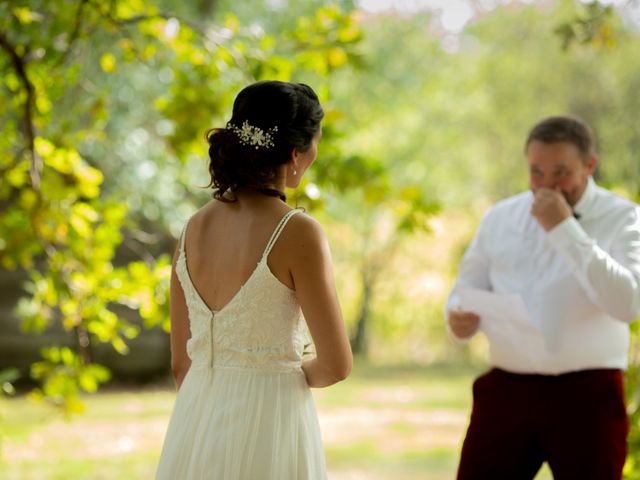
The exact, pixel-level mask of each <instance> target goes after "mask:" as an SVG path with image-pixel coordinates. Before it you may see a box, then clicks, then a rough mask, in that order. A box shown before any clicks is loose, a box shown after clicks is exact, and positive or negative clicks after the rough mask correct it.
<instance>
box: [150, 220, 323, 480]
mask: <svg viewBox="0 0 640 480" xmlns="http://www.w3.org/2000/svg"><path fill="white" fill-rule="evenodd" d="M298 212H299V210H292V211H290V212H288V213H287V214H286V215H285V216H284V217H283V218H282V220H281V221H280V223H279V224H278V226H277V227H276V229H275V231H274V232H273V235H272V236H271V239H270V240H269V243H268V244H267V246H266V248H265V251H264V253H263V255H262V258H261V259H260V261H259V262H258V265H257V267H256V269H255V270H254V271H253V273H252V274H251V276H250V277H249V279H248V280H247V281H246V283H245V284H244V285H243V286H242V288H241V289H240V291H239V292H238V293H237V294H236V295H235V297H233V299H232V300H231V301H230V302H229V303H228V304H227V305H226V306H225V307H224V308H222V309H220V310H219V311H212V310H210V309H209V308H208V307H207V305H206V304H205V302H204V301H203V299H202V297H200V295H199V294H198V292H197V291H196V289H195V287H194V285H193V283H192V282H191V279H190V277H189V272H188V270H187V263H186V254H185V249H184V243H185V242H184V237H185V234H184V233H183V235H182V239H181V241H180V250H179V257H178V260H177V263H176V273H177V276H178V279H179V280H180V283H181V285H182V288H183V290H184V294H185V298H186V301H187V306H188V309H189V323H190V327H191V339H190V340H189V341H188V342H187V352H188V354H189V357H190V358H191V362H192V363H191V368H190V369H189V372H188V373H187V375H186V376H185V379H184V381H183V383H182V386H181V388H180V390H179V392H178V395H177V398H176V403H175V406H174V410H173V414H172V416H171V420H170V422H169V427H168V429H167V434H166V437H165V441H164V446H163V448H162V454H161V456H160V463H159V465H158V470H157V473H156V479H158V480H164V479H171V480H192V479H218V480H254V479H255V480H305V479H306V480H316V479H325V478H326V471H325V460H324V453H323V449H322V440H321V437H320V428H319V425H318V418H317V414H316V410H315V405H314V402H313V397H312V396H311V392H310V390H309V387H308V385H307V383H306V379H305V376H304V373H303V372H302V370H301V368H300V365H301V357H302V352H303V348H304V343H305V340H306V339H307V338H308V337H307V335H306V331H307V330H306V325H305V323H304V318H303V317H302V314H301V310H300V305H299V304H298V301H297V299H296V294H295V292H294V291H293V290H291V289H289V288H288V287H287V286H285V285H284V284H283V283H281V282H280V281H279V280H278V279H277V278H276V277H275V276H274V275H273V273H271V270H270V269H269V267H268V266H267V257H268V255H269V252H270V251H271V248H272V247H273V245H274V243H275V242H276V241H277V240H278V236H279V235H280V233H281V232H282V230H283V229H284V227H285V226H286V224H287V222H288V220H289V219H290V218H291V217H292V216H293V215H294V214H296V213H298ZM185 231H186V228H185Z"/></svg>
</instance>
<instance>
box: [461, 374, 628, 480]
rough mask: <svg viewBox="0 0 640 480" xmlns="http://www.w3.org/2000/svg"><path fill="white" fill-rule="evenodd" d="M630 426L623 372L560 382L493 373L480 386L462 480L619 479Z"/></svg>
mask: <svg viewBox="0 0 640 480" xmlns="http://www.w3.org/2000/svg"><path fill="white" fill-rule="evenodd" d="M628 430H629V422H628V418H627V413H626V409H625V404H624V388H623V375H622V372H621V371H620V370H615V369H602V370H584V371H580V372H572V373H567V374H563V375H558V376H551V375H520V374H514V373H508V372H505V371H504V370H500V369H497V368H494V369H493V370H490V371H489V372H488V373H486V374H484V375H482V376H480V377H479V378H477V379H476V381H475V382H474V384H473V409H472V412H471V421H470V423H469V428H468V430H467V435H466V437H465V440H464V444H463V446H462V454H461V457H460V465H459V467H458V477H457V478H458V480H470V479H474V480H502V479H505V480H519V479H523V480H525V479H533V478H534V477H535V476H536V473H537V472H538V470H539V469H540V467H541V466H542V464H543V463H544V462H545V461H546V462H548V464H549V467H550V468H551V471H552V473H553V478H554V480H569V479H571V480H573V479H576V480H620V479H621V478H622V468H623V466H624V462H625V458H626V455H627V433H628Z"/></svg>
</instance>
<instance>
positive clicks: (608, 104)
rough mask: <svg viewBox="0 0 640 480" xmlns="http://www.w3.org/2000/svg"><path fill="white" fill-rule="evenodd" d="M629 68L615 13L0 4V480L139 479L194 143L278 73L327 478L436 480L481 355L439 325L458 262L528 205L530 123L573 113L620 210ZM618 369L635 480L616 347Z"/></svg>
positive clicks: (157, 438) (193, 169) (631, 119)
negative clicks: (305, 136)
mask: <svg viewBox="0 0 640 480" xmlns="http://www.w3.org/2000/svg"><path fill="white" fill-rule="evenodd" d="M638 51H640V2H638V1H634V0H627V1H599V2H598V1H592V2H583V1H578V0H539V1H531V0H530V1H515V0H513V1H509V0H502V1H500V0H451V1H444V0H443V1H438V0H422V1H418V0H413V1H409V0H404V1H402V0H397V1H391V0H387V1H382V0H361V1H347V0H343V1H334V2H325V1H318V0H307V1H304V2H296V1H294V0H268V1H257V0H251V1H248V0H247V1H243V2H236V1H233V0H197V1H193V2H180V1H177V0H154V1H142V0H127V1H125V0H110V1H108V2H98V1H96V0H46V1H45V0H33V1H19V0H10V1H6V0H4V1H3V0H0V72H1V73H2V78H1V82H0V125H1V126H2V135H0V287H1V288H0V385H2V392H3V393H2V394H3V395H4V397H2V398H0V442H1V443H0V472H3V471H5V472H8V473H7V475H8V478H16V479H18V478H19V479H22V478H27V479H30V478H34V479H39V478H105V479H107V478H150V477H152V476H153V471H154V468H155V462H156V461H157V458H158V455H159V449H160V447H161V442H162V436H163V435H164V429H165V428H166V423H167V421H168V416H169V414H170V411H171V406H172V402H173V398H174V393H173V387H172V383H171V381H170V379H169V373H168V366H169V363H168V362H169V351H168V340H167V339H168V335H167V332H168V328H169V318H168V300H167V295H168V276H169V272H170V257H171V255H172V253H173V249H174V248H175V243H176V238H177V237H178V236H179V234H180V231H181V229H182V226H183V225H184V222H185V220H186V219H187V218H188V217H189V216H190V215H191V214H192V213H193V212H194V211H195V210H196V209H197V208H199V206H201V205H202V204H204V203H205V202H207V201H208V200H209V199H210V192H209V191H207V190H206V189H204V188H202V187H203V185H205V184H206V183H207V170H206V146H207V145H206V142H205V141H204V139H203V135H204V132H205V131H206V130H207V129H208V128H211V127H215V126H223V125H224V124H225V122H226V120H227V119H228V118H229V115H230V109H231V104H232V101H233V98H234V97H235V94H236V93H237V92H238V91H239V90H240V89H241V88H242V87H243V86H245V85H247V84H248V83H251V82H253V81H256V80H260V79H281V80H291V81H300V82H305V83H308V84H310V85H311V86H312V87H313V88H314V89H315V90H316V91H317V92H318V93H319V95H320V97H321V101H322V103H323V106H324V108H325V110H326V118H325V122H324V124H323V130H324V135H323V140H322V142H321V144H320V149H319V156H318V161H317V162H316V163H315V164H314V167H313V168H312V169H311V171H309V173H308V174H307V176H306V177H305V180H304V182H303V184H302V185H301V186H300V188H299V189H297V190H296V191H290V192H288V197H289V202H290V203H291V204H292V205H298V206H303V207H305V208H306V209H307V211H308V212H309V213H310V214H311V215H313V216H315V217H316V218H318V220H320V222H321V223H322V224H323V225H324V226H325V230H326V232H327V234H328V236H329V238H330V242H331V246H332V250H333V255H334V261H335V269H336V277H337V281H338V290H339V294H340V299H341V303H342V306H343V310H344V314H345V319H346V321H347V323H348V327H349V330H350V334H351V337H352V345H353V348H354V352H356V354H357V363H356V368H355V369H354V373H353V374H352V376H351V377H350V378H349V379H348V380H347V381H346V382H343V383H342V384H340V385H337V386H335V387H332V388H330V389H327V390H318V391H315V392H314V393H315V396H316V400H317V403H318V408H319V412H320V418H321V424H322V429H323V434H324V437H325V444H326V451H327V460H328V464H329V469H330V472H331V478H336V479H369V478H371V479H380V478H397V479H405V478H406V479H414V478H416V479H417V478H421V479H425V478H433V479H436V478H438V479H440V478H442V479H445V478H452V477H453V476H454V472H455V466H456V461H457V454H458V451H459V447H460V442H461V439H462V436H463V434H464V429H465V427H466V422H467V418H468V417H467V416H468V413H469V408H470V402H471V398H470V397H471V382H472V379H473V377H474V375H476V374H477V373H478V372H480V371H482V369H483V368H485V366H486V365H485V354H486V342H485V341H484V339H482V338H478V339H476V340H474V341H473V342H472V343H471V344H470V346H469V347H465V348H462V347H458V346H455V345H453V344H452V343H451V342H450V341H449V339H448V338H447V335H446V331H445V328H444V318H443V313H442V307H443V302H444V300H445V298H446V294H447V292H448V289H449V287H450V286H451V283H452V281H453V278H454V275H455V272H456V268H457V263H458V261H459V258H460V256H461V254H462V252H463V251H464V249H465V247H466V245H467V244H468V242H469V241H470V238H471V235H472V234H473V232H474V229H475V227H476V225H477V223H478V221H479V218H480V216H481V215H482V213H483V212H484V211H486V209H487V208H488V206H489V205H491V203H492V202H494V201H496V200H497V199H500V198H504V197H505V196H508V195H511V194H514V193H516V192H519V191H521V190H523V189H526V188H527V179H526V169H525V165H524V159H523V152H522V150H523V142H524V137H525V135H526V133H527V131H528V130H529V128H530V127H531V126H532V125H533V124H534V123H535V122H536V121H537V120H539V119H540V118H541V117H543V116H547V115H551V114H558V113H571V114H576V115H579V116H581V117H582V118H584V119H585V120H586V121H587V122H588V123H589V124H590V125H591V126H592V127H593V128H594V130H595V132H596V137H597V143H598V151H599V154H600V159H601V162H600V165H599V168H598V171H597V173H596V180H597V181H598V182H599V183H600V184H602V185H604V186H606V187H608V188H611V189H612V190H614V191H616V192H618V193H619V194H621V195H623V196H625V197H627V198H630V199H634V200H636V201H638V199H640V161H639V158H638V151H639V150H640V128H639V127H638V124H639V122H638V111H639V109H640V95H638V92H639V91H640V74H639V73H638V72H640V56H639V55H638V54H637V52H638ZM634 329H635V330H636V331H637V330H638V327H637V323H636V324H635V326H634ZM630 356H631V363H632V366H631V368H630V370H629V372H628V373H627V396H628V399H629V411H630V414H631V419H632V431H631V435H630V452H631V454H630V456H629V461H628V464H627V467H626V471H625V475H626V478H627V479H639V478H640V409H639V408H638V404H639V399H640V390H639V388H638V387H639V384H638V364H639V363H640V353H639V348H638V334H637V332H634V342H633V345H632V350H631V352H630ZM0 476H3V477H4V475H0ZM540 478H550V477H549V475H548V473H546V472H542V473H541V474H540Z"/></svg>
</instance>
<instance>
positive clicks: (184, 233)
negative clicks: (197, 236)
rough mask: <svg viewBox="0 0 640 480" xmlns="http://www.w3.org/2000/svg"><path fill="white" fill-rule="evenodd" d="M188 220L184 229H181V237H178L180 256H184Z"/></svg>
mask: <svg viewBox="0 0 640 480" xmlns="http://www.w3.org/2000/svg"><path fill="white" fill-rule="evenodd" d="M189 220H191V219H189ZM189 220H187V223H185V224H184V227H183V228H182V235H180V253H182V254H184V237H186V236H187V225H189Z"/></svg>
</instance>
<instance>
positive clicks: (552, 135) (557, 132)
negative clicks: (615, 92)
mask: <svg viewBox="0 0 640 480" xmlns="http://www.w3.org/2000/svg"><path fill="white" fill-rule="evenodd" d="M535 140H538V141H540V142H543V143H556V142H567V143H571V144H573V145H575V146H576V147H577V148H578V151H579V152H580V156H581V157H582V160H583V161H584V162H587V160H589V157H590V156H591V155H592V154H593V153H594V152H595V141H594V138H593V133H592V131H591V129H590V128H589V126H588V125H587V124H586V123H585V122H584V121H583V120H581V119H579V118H577V117H572V116H553V117H547V118H544V119H542V120H541V121H540V122H538V123H537V124H536V125H535V126H534V127H533V128H532V129H531V131H530V132H529V135H528V136H527V141H526V142H525V145H524V150H525V152H526V151H527V149H528V148H529V145H530V144H531V142H533V141H535Z"/></svg>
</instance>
